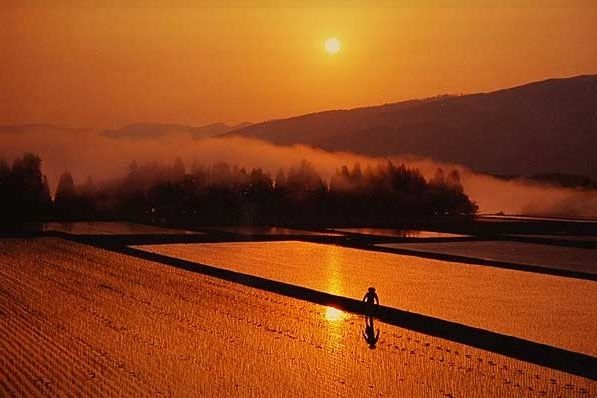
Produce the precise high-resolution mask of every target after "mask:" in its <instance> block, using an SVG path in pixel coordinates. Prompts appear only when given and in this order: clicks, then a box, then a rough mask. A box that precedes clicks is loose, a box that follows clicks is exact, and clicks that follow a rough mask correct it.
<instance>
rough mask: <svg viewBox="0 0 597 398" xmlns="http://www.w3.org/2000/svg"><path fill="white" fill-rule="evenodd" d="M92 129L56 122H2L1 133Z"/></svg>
mask: <svg viewBox="0 0 597 398" xmlns="http://www.w3.org/2000/svg"><path fill="white" fill-rule="evenodd" d="M88 131H90V129H85V128H72V127H63V126H57V125H54V124H44V123H29V124H2V125H0V134H28V133H44V134H52V133H66V132H68V133H77V132H88Z"/></svg>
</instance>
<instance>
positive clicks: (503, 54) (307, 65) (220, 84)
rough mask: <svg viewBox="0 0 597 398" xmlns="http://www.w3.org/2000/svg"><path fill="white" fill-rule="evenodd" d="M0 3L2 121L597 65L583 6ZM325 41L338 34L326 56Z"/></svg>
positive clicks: (372, 89)
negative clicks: (336, 47)
mask: <svg viewBox="0 0 597 398" xmlns="http://www.w3.org/2000/svg"><path fill="white" fill-rule="evenodd" d="M3 3H4V4H5V5H4V6H2V8H1V9H0V25H1V26H2V29H1V30H0V52H1V53H2V55H3V56H2V62H1V63H0V104H1V106H0V124H20V123H53V124H59V125H69V126H73V127H93V128H112V127H118V126H121V125H123V124H126V123H130V122H134V121H159V122H172V123H184V124H191V125H200V124H204V123H208V122H213V121H223V122H228V123H240V122H245V121H253V122H255V121H261V120H267V119H271V118H278V117H284V116H291V115H297V114H302V113H307V112H312V111H320V110H324V109H333V108H350V107H356V106H363V105H372V104H379V103H387V102H394V101H399V100H403V99H410V98H420V97H427V96H433V95H436V94H441V93H469V92H477V91H489V90H494V89H498V88H503V87H508V86H513V85H517V84H521V83H525V82H528V81H535V80H541V79H544V78H548V77H565V76H572V75H578V74H582V73H588V72H594V68H595V65H597V52H595V51H594V48H595V46H594V38H595V37H597V25H596V24H595V23H594V21H595V20H597V7H595V5H594V2H593V1H588V0H586V1H583V0H576V1H548V2H546V1H539V0H532V1H530V0H529V1H518V2H493V1H492V2H488V4H489V5H487V6H483V7H478V6H476V4H477V2H473V1H459V2H449V3H450V6H449V7H448V6H447V3H448V2H432V1H427V2H422V3H423V4H424V5H419V4H420V3H421V2H413V1H410V2H403V4H406V6H403V7H400V8H392V7H388V4H389V3H387V2H386V3H384V2H377V3H375V5H374V6H360V7H356V6H354V5H355V4H356V2H351V3H349V4H350V5H351V6H350V7H346V6H344V7H342V8H339V7H331V6H337V4H335V2H331V1H329V2H325V5H326V7H319V6H314V4H316V2H307V3H306V4H308V5H309V6H308V7H298V5H299V3H300V4H301V5H302V4H305V3H304V2H285V3H284V4H283V5H284V6H285V7H272V5H273V2H259V1H254V2H241V1H237V2H233V3H230V2H228V3H227V4H228V5H229V6H230V7H221V6H218V7H215V6H216V5H220V4H222V3H220V2H217V3H216V2H210V3H204V4H207V5H204V6H201V7H189V4H188V2H187V3H185V2H181V1H178V2H167V1H157V0H156V1H153V2H151V5H152V7H151V8H141V7H138V6H139V5H140V3H139V2H128V3H127V4H128V6H127V7H122V6H119V4H120V3H118V2H107V3H106V2H104V4H105V5H104V6H103V7H102V8H97V7H92V6H83V7H73V6H71V3H73V2H69V1H60V2H53V4H52V5H51V6H45V5H44V4H45V3H44V2H41V1H33V0H29V1H21V2H17V1H12V0H9V1H8V2H6V1H5V2H3ZM415 3H416V4H417V5H416V6H413V5H414V4H415ZM454 3H456V4H457V5H453V4H454ZM106 4H107V5H106ZM172 4H174V5H175V6H172ZM343 4H345V3H343ZM367 4H370V3H367ZM473 4H475V5H474V6H473ZM514 4H516V6H515V5H514ZM143 5H145V6H146V5H147V4H146V3H143ZM210 5H214V7H211V6H210ZM257 6H259V7H257ZM328 37H337V38H338V39H339V40H340V41H341V42H342V51H341V52H339V53H338V54H335V55H334V56H329V54H326V53H325V50H324V47H323V43H324V41H325V39H326V38H328Z"/></svg>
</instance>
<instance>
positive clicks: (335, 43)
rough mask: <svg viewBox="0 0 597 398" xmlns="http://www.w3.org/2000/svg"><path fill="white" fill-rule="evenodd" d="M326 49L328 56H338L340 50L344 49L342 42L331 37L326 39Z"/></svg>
mask: <svg viewBox="0 0 597 398" xmlns="http://www.w3.org/2000/svg"><path fill="white" fill-rule="evenodd" d="M324 47H325V51H326V52H327V53H328V54H336V53H338V52H339V51H340V48H342V44H341V43H340V40H338V39H336V38H335V37H330V38H329V39H326V41H325V43H324Z"/></svg>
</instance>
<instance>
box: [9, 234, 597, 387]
mask: <svg viewBox="0 0 597 398" xmlns="http://www.w3.org/2000/svg"><path fill="white" fill-rule="evenodd" d="M231 250H232V248H231ZM247 250H248V253H249V254H248V255H249V257H251V256H252V254H251V252H252V250H250V248H247ZM270 250H271V248H270ZM303 250H307V251H309V250H316V251H318V250H328V248H327V247H322V248H316V249H313V248H312V247H306V248H303ZM225 252H227V250H225ZM311 254H313V253H311ZM328 254H329V256H330V257H329V261H330V262H331V263H333V261H338V262H339V263H342V262H344V260H343V256H347V255H348V254H346V253H345V252H344V253H342V252H338V253H334V252H333V251H332V252H328ZM350 255H352V254H350ZM336 256H339V257H336ZM224 257H230V255H229V254H228V255H225V256H224ZM253 257H254V254H253ZM333 258H337V260H333ZM288 260H289V259H287V261H286V263H287V264H288V263H289V262H290V261H288ZM312 262H317V261H312ZM393 274H394V272H388V273H386V275H387V276H391V275H393ZM340 287H341V286H340V285H338V288H340ZM581 293H582V292H581ZM382 299H383V298H382ZM559 326H561V325H558V327H559ZM364 328H365V322H364V319H363V318H362V317H360V316H356V315H351V314H347V313H344V312H342V311H339V310H336V309H333V308H330V307H323V306H319V305H315V304H311V303H307V302H304V301H299V300H294V299H290V298H286V297H283V296H280V295H276V294H273V293H268V292H264V291H260V290H257V289H252V288H249V287H245V286H241V285H237V284H234V283H230V282H225V281H221V280H218V279H215V278H210V277H207V276H203V275H199V274H196V273H192V272H187V271H182V270H179V269H176V268H172V267H168V266H165V265H163V264H159V263H154V262H150V261H145V260H140V259H137V258H133V257H128V256H125V255H121V254H116V253H113V252H109V251H106V250H102V249H97V248H94V247H90V246H85V245H80V244H76V243H72V242H67V241H64V240H60V239H54V238H42V239H3V240H0V352H1V353H2V355H0V395H2V396H89V395H92V396H121V395H124V396H149V395H152V396H153V395H168V396H173V395H174V396H198V395H207V396H289V395H290V396H318V397H319V396H353V397H360V396H408V397H429V396H476V397H507V396H517V397H518V396H523V397H541V396H562V397H567V396H570V397H588V396H594V395H595V394H597V385H596V383H594V382H592V381H590V380H587V379H584V378H580V377H576V376H571V375H568V374H566V373H562V372H559V371H555V370H551V369H547V368H543V367H540V366H537V365H533V364H529V363H525V362H522V361H518V360H513V359H511V358H508V357H505V356H501V355H498V354H493V353H490V352H486V351H482V350H478V349H474V348H471V347H468V346H466V345H461V344H456V343H452V342H448V341H445V340H443V339H440V338H433V337H429V336H426V335H423V334H419V333H415V332H412V331H409V330H405V329H402V328H399V327H394V326H388V325H385V324H379V323H376V324H375V328H376V329H377V331H379V340H378V342H377V344H376V348H375V349H372V348H370V346H369V345H368V344H367V343H366V342H365V341H364V335H363V333H364Z"/></svg>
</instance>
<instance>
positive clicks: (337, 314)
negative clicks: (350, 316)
mask: <svg viewBox="0 0 597 398" xmlns="http://www.w3.org/2000/svg"><path fill="white" fill-rule="evenodd" d="M324 318H325V320H326V321H328V322H339V321H343V320H345V319H346V312H344V311H342V310H339V309H338V308H334V307H326V308H325V313H324Z"/></svg>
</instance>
